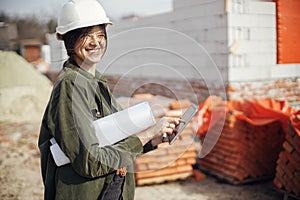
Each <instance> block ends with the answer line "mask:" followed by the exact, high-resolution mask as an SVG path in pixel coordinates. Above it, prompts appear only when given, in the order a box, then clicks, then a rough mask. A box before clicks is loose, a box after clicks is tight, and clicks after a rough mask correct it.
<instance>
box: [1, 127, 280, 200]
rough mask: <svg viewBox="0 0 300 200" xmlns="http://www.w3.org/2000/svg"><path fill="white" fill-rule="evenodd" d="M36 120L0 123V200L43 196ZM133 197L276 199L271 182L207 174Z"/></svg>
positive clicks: (146, 189) (138, 191)
mask: <svg viewBox="0 0 300 200" xmlns="http://www.w3.org/2000/svg"><path fill="white" fill-rule="evenodd" d="M39 125H40V123H39V122H30V123H26V122H18V123H17V122H7V121H6V122H0V199H1V200H19V199H20V200H27V199H31V200H35V199H43V185H42V179H41V174H40V163H39V151H38V149H37V138H38V132H39ZM135 199H136V200H142V199H143V200H150V199H151V200H152V199H157V200H159V199H164V200H166V199H168V200H169V199H170V200H171V199H174V200H181V199H182V200H186V199H191V200H193V199H197V200H215V199H218V200H235V199H236V200H240V199H241V200H248V199H249V200H279V199H283V194H282V193H280V192H279V191H278V190H277V189H276V188H275V186H274V185H273V183H272V181H271V180H270V181H264V182H259V183H254V184H247V185H242V186H232V185H230V184H226V183H222V182H218V181H217V180H216V179H215V178H213V177H209V176H207V177H206V178H205V179H204V180H202V181H198V182H192V181H191V180H190V179H188V180H185V181H177V182H173V183H165V184H159V185H152V186H142V187H137V188H136V198H135Z"/></svg>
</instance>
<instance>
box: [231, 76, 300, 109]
mask: <svg viewBox="0 0 300 200" xmlns="http://www.w3.org/2000/svg"><path fill="white" fill-rule="evenodd" d="M227 97H228V99H230V100H241V99H251V98H254V97H255V98H268V97H269V98H272V99H278V100H283V99H285V100H287V101H288V102H290V103H291V105H295V106H297V107H298V106H299V105H300V78H290V79H278V80H266V81H253V82H239V83H237V82H236V83H230V84H228V86H227Z"/></svg>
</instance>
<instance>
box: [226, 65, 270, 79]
mask: <svg viewBox="0 0 300 200" xmlns="http://www.w3.org/2000/svg"><path fill="white" fill-rule="evenodd" d="M270 67H271V65H260V66H256V67H236V68H234V67H230V68H229V69H228V79H229V80H228V81H229V82H235V81H258V80H265V79H269V78H270Z"/></svg>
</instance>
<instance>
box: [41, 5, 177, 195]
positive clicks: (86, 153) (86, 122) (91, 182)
mask: <svg viewBox="0 0 300 200" xmlns="http://www.w3.org/2000/svg"><path fill="white" fill-rule="evenodd" d="M110 23H111V22H110V21H109V19H108V18H107V17H106V14H105V11H104V10H103V8H102V7H101V5H100V4H99V3H98V2H97V1H96V0H72V1H69V2H68V3H66V4H65V5H64V7H63V8H62V12H61V15H60V17H59V20H58V27H57V36H58V39H61V40H63V41H64V44H65V47H66V50H67V53H68V55H69V59H68V60H67V61H66V62H65V63H64V66H63V69H62V71H61V73H60V75H59V77H58V79H57V81H56V82H55V84H54V87H53V91H52V94H51V97H50V100H49V103H48V105H47V108H46V110H45V113H44V117H43V121H42V125H41V130H40V137H39V143H38V144H39V148H40V151H41V168H42V177H43V182H44V185H45V193H44V198H45V199H51V200H52V199H63V200H66V199H76V200H79V199H113V200H117V199H134V188H135V182H134V174H133V161H134V159H135V158H136V157H137V156H139V155H141V154H142V153H145V152H147V151H150V150H153V149H155V148H156V146H157V145H158V144H159V143H161V142H162V139H161V138H162V136H163V134H165V133H167V134H172V132H173V131H174V130H175V127H176V126H177V125H178V124H179V119H177V118H162V119H160V120H159V121H158V122H157V123H156V124H155V125H153V126H152V127H150V128H148V129H146V130H144V131H142V132H140V133H137V134H135V135H133V136H130V137H128V138H126V139H124V140H122V141H121V142H118V143H116V144H114V145H111V146H105V147H101V148H100V147H98V140H97V138H96V136H95V129H94V127H93V126H92V125H91V122H92V121H93V120H95V119H97V118H101V117H104V116H107V115H110V114H112V113H113V112H116V111H118V110H120V109H121V108H120V106H119V105H118V104H117V103H116V101H115V99H114V98H113V96H112V95H111V92H110V90H109V88H108V87H107V82H106V79H105V78H104V77H103V76H102V75H101V74H100V73H99V72H98V71H97V70H96V64H97V63H98V62H99V61H100V60H101V57H102V56H103V54H104V53H105V51H106V43H107V34H106V29H105V28H106V25H107V24H110ZM107 134H109V133H107ZM53 137H54V138H55V140H56V141H57V143H58V145H59V146H60V148H61V149H62V151H63V152H64V153H65V155H66V156H67V157H68V158H69V160H70V163H69V164H66V165H63V166H59V167H58V166H56V165H55V162H54V160H53V157H52V155H51V153H50V149H49V148H50V144H51V143H50V139H51V138H53ZM126 170H127V171H128V173H126Z"/></svg>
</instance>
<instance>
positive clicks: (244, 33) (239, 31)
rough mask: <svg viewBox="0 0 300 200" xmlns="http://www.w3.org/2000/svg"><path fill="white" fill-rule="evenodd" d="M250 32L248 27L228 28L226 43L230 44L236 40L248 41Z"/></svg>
mask: <svg viewBox="0 0 300 200" xmlns="http://www.w3.org/2000/svg"><path fill="white" fill-rule="evenodd" d="M250 30H251V29H250V28H249V27H228V43H229V44H232V43H234V42H235V41H236V40H249V39H250Z"/></svg>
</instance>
